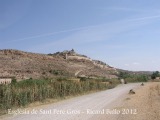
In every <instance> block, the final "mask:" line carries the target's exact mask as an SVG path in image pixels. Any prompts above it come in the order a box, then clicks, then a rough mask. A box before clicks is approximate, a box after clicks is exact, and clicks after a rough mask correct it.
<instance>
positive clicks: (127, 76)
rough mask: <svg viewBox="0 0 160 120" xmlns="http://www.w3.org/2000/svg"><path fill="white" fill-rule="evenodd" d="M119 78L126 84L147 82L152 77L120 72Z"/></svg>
mask: <svg viewBox="0 0 160 120" xmlns="http://www.w3.org/2000/svg"><path fill="white" fill-rule="evenodd" d="M119 78H120V79H124V80H125V81H126V82H147V81H148V80H149V79H150V76H149V75H145V74H134V73H132V74H131V73H128V72H120V73H119Z"/></svg>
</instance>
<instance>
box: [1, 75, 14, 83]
mask: <svg viewBox="0 0 160 120" xmlns="http://www.w3.org/2000/svg"><path fill="white" fill-rule="evenodd" d="M11 81H12V78H11V77H0V84H10V83H11Z"/></svg>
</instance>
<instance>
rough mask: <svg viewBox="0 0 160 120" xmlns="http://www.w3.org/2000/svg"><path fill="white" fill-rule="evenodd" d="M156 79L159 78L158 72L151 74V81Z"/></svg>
mask: <svg viewBox="0 0 160 120" xmlns="http://www.w3.org/2000/svg"><path fill="white" fill-rule="evenodd" d="M156 77H160V73H159V71H156V72H153V74H152V75H151V78H152V79H156Z"/></svg>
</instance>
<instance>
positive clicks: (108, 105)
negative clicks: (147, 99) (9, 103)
mask: <svg viewBox="0 0 160 120" xmlns="http://www.w3.org/2000/svg"><path fill="white" fill-rule="evenodd" d="M139 87H140V83H132V84H126V85H119V86H117V87H116V88H114V89H109V90H105V91H101V92H97V93H92V94H88V95H83V96H79V97H75V98H71V99H67V100H63V101H60V102H57V103H53V104H49V105H45V106H40V107H36V108H33V109H17V110H8V115H7V116H5V117H1V118H0V119H3V120H94V119H95V120H96V119H98V120H100V119H102V120H103V119H104V117H105V118H106V117H107V116H112V115H114V117H117V116H118V115H119V114H121V113H118V112H119V111H116V109H115V110H114V109H113V108H116V106H117V105H118V104H120V103H121V101H122V100H123V99H124V97H125V96H126V95H127V94H128V91H129V90H130V89H137V88H139ZM105 120H106V119H105Z"/></svg>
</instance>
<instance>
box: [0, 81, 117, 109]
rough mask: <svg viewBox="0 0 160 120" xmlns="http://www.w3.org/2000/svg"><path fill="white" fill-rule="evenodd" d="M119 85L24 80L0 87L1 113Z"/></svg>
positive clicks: (91, 82)
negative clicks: (47, 100)
mask: <svg viewBox="0 0 160 120" xmlns="http://www.w3.org/2000/svg"><path fill="white" fill-rule="evenodd" d="M118 83H119V81H118V80H113V82H112V83H110V84H106V83H105V82H102V81H99V80H81V81H71V80H66V79H63V78H60V79H56V80H53V79H43V80H33V79H28V80H23V81H20V82H16V80H13V81H12V83H11V84H8V85H0V111H4V110H7V109H9V108H13V107H21V106H26V105H28V104H30V103H33V102H36V101H41V102H43V101H45V100H46V99H47V98H49V99H50V98H51V99H57V98H65V97H66V96H70V95H78V94H83V93H86V92H89V91H98V90H104V89H108V88H112V87H114V86H115V85H117V84H118Z"/></svg>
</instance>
